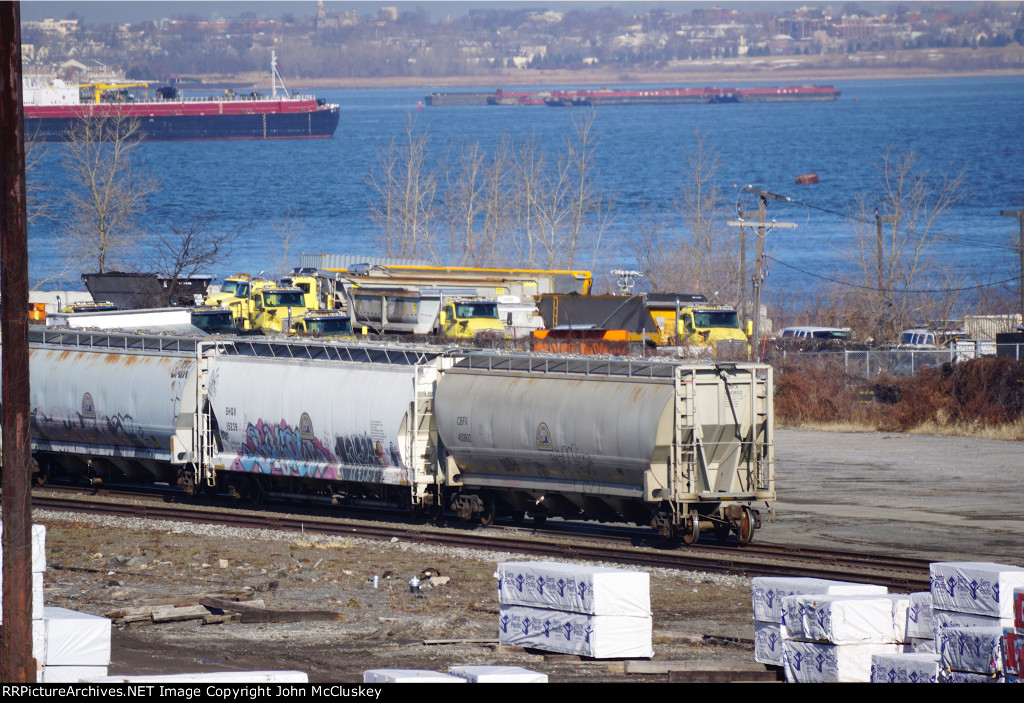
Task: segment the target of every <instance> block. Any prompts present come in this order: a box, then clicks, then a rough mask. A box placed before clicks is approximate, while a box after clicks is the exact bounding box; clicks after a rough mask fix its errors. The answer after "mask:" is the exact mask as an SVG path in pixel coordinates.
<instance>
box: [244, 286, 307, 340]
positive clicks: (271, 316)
mask: <svg viewBox="0 0 1024 703" xmlns="http://www.w3.org/2000/svg"><path fill="white" fill-rule="evenodd" d="M252 288H253V290H252V291H251V294H250V295H249V297H247V298H236V299H235V300H231V301H229V302H228V304H227V307H229V308H230V309H231V311H232V312H233V313H234V316H235V324H236V325H237V326H238V328H239V329H240V330H243V331H246V330H262V331H264V332H286V331H288V330H290V329H291V327H292V323H293V322H294V320H295V319H296V318H298V317H300V316H302V315H305V314H306V313H307V312H309V309H308V308H307V307H306V299H305V295H304V293H303V292H302V289H301V288H283V287H281V286H277V285H274V284H273V283H267V284H266V285H253V286H252Z"/></svg>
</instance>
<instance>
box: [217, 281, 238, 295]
mask: <svg viewBox="0 0 1024 703" xmlns="http://www.w3.org/2000/svg"><path fill="white" fill-rule="evenodd" d="M238 283H239V282H238V281H224V285H222V286H221V287H220V292H221V293H227V294H228V295H234V294H235V291H236V290H238Z"/></svg>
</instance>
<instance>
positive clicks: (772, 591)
mask: <svg viewBox="0 0 1024 703" xmlns="http://www.w3.org/2000/svg"><path fill="white" fill-rule="evenodd" d="M812 593H818V594H822V595H842V596H859V595H879V594H884V593H888V589H886V587H885V586H876V585H874V584H869V583H851V582H849V581H833V580H831V579H815V578H799V577H786V576H758V577H755V578H754V579H753V582H752V585H751V597H752V600H753V606H754V620H759V621H761V622H775V623H779V622H782V600H783V599H784V598H786V597H787V596H799V595H809V594H812Z"/></svg>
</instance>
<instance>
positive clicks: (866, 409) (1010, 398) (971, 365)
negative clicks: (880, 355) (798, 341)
mask: <svg viewBox="0 0 1024 703" xmlns="http://www.w3.org/2000/svg"><path fill="white" fill-rule="evenodd" d="M777 378H778V381H777V383H776V390H775V414H776V421H777V422H778V424H779V426H781V427H786V426H790V427H793V426H800V427H807V428H814V429H823V430H834V431H841V432H871V431H886V432H910V433H915V434H937V435H957V436H967V437H980V438H986V439H1002V440H1011V441H1024V363H1022V362H1018V361H1014V360H1012V359H1006V358H986V359H975V360H972V361H968V362H965V363H961V364H956V365H949V364H945V365H943V366H941V367H937V368H934V369H929V370H927V371H924V372H921V373H919V374H917V375H916V376H913V377H910V378H898V379H897V378H888V377H879V378H876V379H874V380H872V381H870V382H867V381H863V380H858V379H852V378H848V377H846V376H844V375H843V373H842V371H841V370H839V369H837V368H834V367H829V366H825V365H822V364H819V363H807V364H800V365H797V364H793V363H791V362H790V363H787V364H785V365H784V366H782V367H781V368H780V373H779V375H778V377H777Z"/></svg>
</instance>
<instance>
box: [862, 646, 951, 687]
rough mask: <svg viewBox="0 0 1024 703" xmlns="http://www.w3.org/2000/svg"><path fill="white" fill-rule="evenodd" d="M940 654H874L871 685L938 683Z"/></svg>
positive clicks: (872, 657)
mask: <svg viewBox="0 0 1024 703" xmlns="http://www.w3.org/2000/svg"><path fill="white" fill-rule="evenodd" d="M939 668H940V665H939V655H938V654H911V653H901V654H874V655H872V656H871V683H938V680H939Z"/></svg>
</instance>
